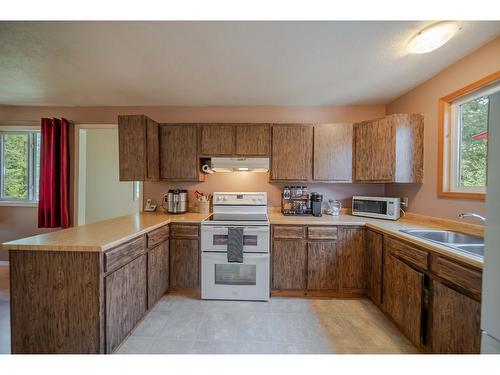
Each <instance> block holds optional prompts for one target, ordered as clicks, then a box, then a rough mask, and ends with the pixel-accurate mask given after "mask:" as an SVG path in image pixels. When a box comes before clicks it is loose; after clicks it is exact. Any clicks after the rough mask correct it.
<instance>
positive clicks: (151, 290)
mask: <svg viewBox="0 0 500 375" xmlns="http://www.w3.org/2000/svg"><path fill="white" fill-rule="evenodd" d="M168 265H169V253H168V241H163V242H161V243H160V244H158V245H157V246H155V247H154V248H152V249H151V250H149V253H148V309H151V308H152V307H153V306H154V305H155V303H156V302H158V300H159V299H160V298H161V297H163V295H164V294H165V293H166V292H167V289H168V280H169V272H168V271H169V269H168Z"/></svg>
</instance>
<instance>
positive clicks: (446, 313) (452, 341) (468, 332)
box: [430, 281, 481, 354]
mask: <svg viewBox="0 0 500 375" xmlns="http://www.w3.org/2000/svg"><path fill="white" fill-rule="evenodd" d="M431 293H432V297H431V298H432V302H431V314H430V315H431V328H430V336H431V348H432V351H433V352H434V353H453V354H461V353H469V354H472V353H479V351H480V344H481V326H480V319H481V304H480V303H479V302H478V301H476V300H473V299H472V298H469V297H467V296H465V295H463V294H462V293H459V292H457V291H455V290H453V289H451V288H448V287H447V286H445V285H443V284H441V283H440V282H438V281H433V282H432V292H431Z"/></svg>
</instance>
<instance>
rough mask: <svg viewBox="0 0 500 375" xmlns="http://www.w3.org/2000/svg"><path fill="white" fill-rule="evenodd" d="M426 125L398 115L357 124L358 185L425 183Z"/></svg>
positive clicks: (420, 118)
mask: <svg viewBox="0 0 500 375" xmlns="http://www.w3.org/2000/svg"><path fill="white" fill-rule="evenodd" d="M423 135H424V122H423V116H422V115H418V114H412V115H408V114H394V115H389V116H386V117H384V118H381V119H377V120H373V121H364V122H360V123H357V124H354V180H355V181H356V182H382V183H383V182H404V183H410V182H422V180H423V153H424V143H423Z"/></svg>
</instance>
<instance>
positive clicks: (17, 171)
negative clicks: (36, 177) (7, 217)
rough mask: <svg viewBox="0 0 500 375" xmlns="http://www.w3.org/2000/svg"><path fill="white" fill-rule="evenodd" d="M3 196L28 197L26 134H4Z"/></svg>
mask: <svg viewBox="0 0 500 375" xmlns="http://www.w3.org/2000/svg"><path fill="white" fill-rule="evenodd" d="M4 168H5V173H4V178H5V180H4V196H5V197H8V198H20V199H23V198H24V199H25V198H28V135H27V134H8V135H7V134H6V135H5V136H4Z"/></svg>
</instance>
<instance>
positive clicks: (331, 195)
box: [144, 172, 384, 207]
mask: <svg viewBox="0 0 500 375" xmlns="http://www.w3.org/2000/svg"><path fill="white" fill-rule="evenodd" d="M268 180H269V174H268V173H248V172H233V173H214V174H211V175H208V176H207V177H206V179H205V182H194V183H188V182H174V183H171V182H150V183H144V199H147V198H152V199H153V200H155V201H156V202H157V203H159V202H161V199H162V197H163V195H164V194H165V193H166V192H167V191H168V189H187V190H188V199H189V205H190V206H192V205H193V204H194V202H195V199H194V194H193V193H194V191H195V190H198V191H200V192H202V193H213V192H214V191H265V192H267V199H268V205H269V206H273V207H279V206H280V205H281V190H282V189H283V187H284V186H285V185H287V184H284V183H269V182H268ZM288 185H299V184H298V183H297V184H295V183H290V184H288ZM300 185H301V186H302V185H306V186H307V187H308V188H309V191H319V192H321V193H323V199H324V200H328V199H340V200H342V205H343V206H344V207H347V206H349V205H350V198H351V197H352V196H353V195H378V196H384V185H382V184H374V185H372V184H370V185H368V184H305V183H304V184H303V183H300Z"/></svg>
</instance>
